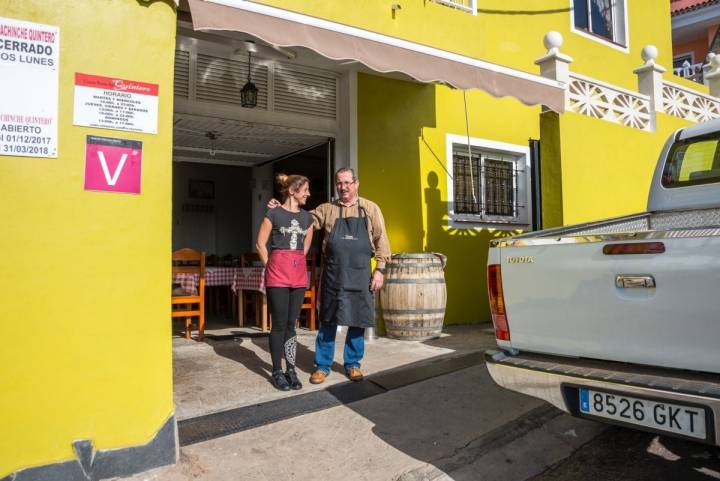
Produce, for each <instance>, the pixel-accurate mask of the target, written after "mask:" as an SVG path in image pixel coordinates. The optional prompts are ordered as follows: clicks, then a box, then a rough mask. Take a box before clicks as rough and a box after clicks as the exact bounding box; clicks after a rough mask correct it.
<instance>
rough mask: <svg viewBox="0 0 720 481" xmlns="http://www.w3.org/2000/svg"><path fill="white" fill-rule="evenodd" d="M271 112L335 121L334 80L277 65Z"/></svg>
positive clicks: (326, 76) (321, 73)
mask: <svg viewBox="0 0 720 481" xmlns="http://www.w3.org/2000/svg"><path fill="white" fill-rule="evenodd" d="M273 93H274V94H275V97H274V103H275V110H277V111H279V112H291V113H297V114H305V115H314V116H316V117H324V118H328V119H335V117H336V113H337V79H336V78H335V77H334V76H333V75H330V74H327V75H324V74H323V72H321V71H317V72H313V73H309V72H304V71H300V70H294V69H291V68H288V67H287V66H284V65H282V64H278V65H277V66H276V68H275V88H274V91H273Z"/></svg>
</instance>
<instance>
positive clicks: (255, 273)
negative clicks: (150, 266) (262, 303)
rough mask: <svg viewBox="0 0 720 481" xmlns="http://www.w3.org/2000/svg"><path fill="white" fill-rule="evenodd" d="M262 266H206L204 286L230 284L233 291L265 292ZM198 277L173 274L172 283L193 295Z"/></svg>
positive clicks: (195, 275) (195, 291)
mask: <svg viewBox="0 0 720 481" xmlns="http://www.w3.org/2000/svg"><path fill="white" fill-rule="evenodd" d="M263 274H264V269H263V268H262V267H206V268H205V286H207V287H213V286H232V289H233V290H234V291H237V290H238V289H249V290H254V291H262V292H265V276H264V275H263ZM198 281H199V277H198V275H197V274H175V275H173V283H175V284H180V286H181V287H182V288H183V289H185V290H186V291H188V292H192V293H193V295H194V294H195V293H197V288H198Z"/></svg>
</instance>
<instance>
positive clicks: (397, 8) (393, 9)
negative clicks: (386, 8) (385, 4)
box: [390, 3, 402, 20]
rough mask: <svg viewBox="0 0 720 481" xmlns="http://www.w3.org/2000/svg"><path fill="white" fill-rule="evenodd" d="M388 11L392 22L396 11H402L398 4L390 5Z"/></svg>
mask: <svg viewBox="0 0 720 481" xmlns="http://www.w3.org/2000/svg"><path fill="white" fill-rule="evenodd" d="M390 10H391V11H392V18H393V20H395V12H397V11H398V10H402V5H400V4H399V3H393V4H392V5H390Z"/></svg>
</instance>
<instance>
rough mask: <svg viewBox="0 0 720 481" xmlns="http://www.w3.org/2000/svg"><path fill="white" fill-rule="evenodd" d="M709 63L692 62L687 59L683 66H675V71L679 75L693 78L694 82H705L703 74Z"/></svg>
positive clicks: (689, 78)
mask: <svg viewBox="0 0 720 481" xmlns="http://www.w3.org/2000/svg"><path fill="white" fill-rule="evenodd" d="M709 67H710V66H709V65H705V64H703V63H702V62H701V63H692V64H691V63H690V62H688V61H687V60H686V61H685V62H683V64H682V66H680V67H677V68H674V69H673V73H674V74H675V75H677V76H678V77H682V78H686V79H688V80H692V81H693V82H697V83H700V84H701V83H703V74H704V72H705V69H706V68H709Z"/></svg>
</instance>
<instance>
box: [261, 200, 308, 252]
mask: <svg viewBox="0 0 720 481" xmlns="http://www.w3.org/2000/svg"><path fill="white" fill-rule="evenodd" d="M265 217H267V218H268V219H270V222H272V232H271V233H270V249H287V250H300V251H301V250H303V247H304V245H305V233H306V232H307V230H308V229H309V228H310V226H311V225H312V223H313V219H312V214H310V212H308V211H306V210H303V209H300V212H290V211H289V210H286V209H285V208H283V207H276V208H274V209H268V211H267V213H266V214H265Z"/></svg>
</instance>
